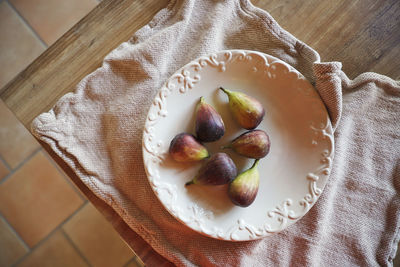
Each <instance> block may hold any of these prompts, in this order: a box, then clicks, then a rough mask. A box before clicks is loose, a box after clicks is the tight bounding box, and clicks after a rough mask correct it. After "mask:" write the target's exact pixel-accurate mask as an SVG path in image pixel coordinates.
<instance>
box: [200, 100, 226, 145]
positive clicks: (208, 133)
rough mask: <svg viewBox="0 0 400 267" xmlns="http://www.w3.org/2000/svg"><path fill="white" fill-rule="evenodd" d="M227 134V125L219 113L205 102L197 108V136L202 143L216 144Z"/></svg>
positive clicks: (201, 101) (201, 102) (202, 101)
mask: <svg viewBox="0 0 400 267" xmlns="http://www.w3.org/2000/svg"><path fill="white" fill-rule="evenodd" d="M224 134H225V125H224V122H223V121H222V118H221V116H220V115H219V114H218V112H217V111H216V110H215V109H214V108H213V107H212V106H211V105H210V104H207V103H206V102H205V100H204V97H201V98H200V102H199V103H198V104H197V107H196V136H197V139H198V140H200V141H202V142H214V141H217V140H218V139H220V138H221V137H222V136H223V135H224Z"/></svg>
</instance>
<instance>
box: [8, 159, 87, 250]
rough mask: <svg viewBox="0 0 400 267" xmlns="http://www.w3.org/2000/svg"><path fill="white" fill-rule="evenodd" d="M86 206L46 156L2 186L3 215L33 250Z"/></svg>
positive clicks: (33, 161) (26, 166)
mask: <svg viewBox="0 0 400 267" xmlns="http://www.w3.org/2000/svg"><path fill="white" fill-rule="evenodd" d="M82 204H83V201H82V199H81V198H80V197H79V196H78V194H77V193H76V192H75V191H74V190H73V189H72V187H71V186H70V185H69V184H68V183H67V181H66V180H65V179H64V178H63V177H62V176H61V174H60V172H59V171H58V170H57V169H56V168H55V166H53V164H51V162H50V161H49V160H48V159H47V158H46V156H44V154H43V152H39V153H37V154H36V155H35V156H34V157H33V158H31V159H30V160H29V161H28V162H26V163H25V165H23V166H22V167H21V168H20V169H19V170H18V171H16V172H15V173H14V174H13V175H12V176H11V177H9V178H8V179H7V180H6V181H5V182H3V183H2V184H0V212H1V213H2V214H3V215H4V217H5V218H6V219H7V221H8V222H9V223H10V224H11V225H12V226H13V228H14V229H15V230H16V231H17V232H18V233H19V234H20V236H21V237H22V238H23V239H24V241H25V242H26V243H27V244H28V245H29V246H30V247H32V246H34V245H35V244H37V243H38V242H39V241H40V240H42V239H43V238H44V237H45V236H47V235H48V234H49V233H50V232H51V231H52V230H53V229H55V228H56V227H57V226H58V225H59V224H60V223H61V222H63V221H64V220H65V219H66V218H68V216H70V215H71V214H72V213H73V212H74V211H76V210H77V209H78V208H79V207H80V206H81V205H82Z"/></svg>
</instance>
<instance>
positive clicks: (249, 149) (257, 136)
mask: <svg viewBox="0 0 400 267" xmlns="http://www.w3.org/2000/svg"><path fill="white" fill-rule="evenodd" d="M270 147H271V143H270V141H269V136H268V134H267V133H266V132H264V131H262V130H250V131H248V132H245V133H243V134H241V135H239V136H238V137H236V138H235V139H234V140H233V141H232V142H231V143H230V144H229V145H228V146H226V147H224V148H231V149H232V150H233V151H235V152H236V153H238V154H239V155H242V156H244V157H247V158H253V159H261V158H263V157H265V156H266V155H267V154H268V153H269V149H270Z"/></svg>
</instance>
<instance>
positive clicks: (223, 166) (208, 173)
mask: <svg viewBox="0 0 400 267" xmlns="http://www.w3.org/2000/svg"><path fill="white" fill-rule="evenodd" d="M236 175H237V170H236V165H235V163H234V162H233V160H232V159H231V158H230V157H229V156H228V155H227V154H225V153H217V154H214V155H213V156H211V158H210V159H209V160H207V162H206V163H205V164H204V165H203V166H202V167H201V168H200V170H199V172H198V173H197V175H196V177H195V178H194V179H193V180H191V181H189V182H187V183H186V184H185V186H188V185H191V184H200V185H223V184H228V183H229V182H231V181H232V180H233V179H234V178H235V177H236Z"/></svg>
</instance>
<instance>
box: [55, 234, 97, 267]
mask: <svg viewBox="0 0 400 267" xmlns="http://www.w3.org/2000/svg"><path fill="white" fill-rule="evenodd" d="M61 232H62V234H63V235H64V237H65V238H66V239H67V241H68V242H69V243H70V245H71V246H72V248H73V249H74V250H75V251H76V252H77V253H78V255H79V256H80V257H81V258H82V259H83V260H84V261H85V262H86V264H87V265H88V266H89V267H92V266H93V265H92V264H91V263H90V261H89V260H88V259H87V258H86V256H85V255H84V254H83V253H82V251H81V250H80V249H79V248H78V247H77V246H76V244H75V243H74V241H73V240H72V239H71V237H70V236H69V235H68V234H67V233H66V232H65V231H64V229H63V228H62V227H61Z"/></svg>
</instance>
